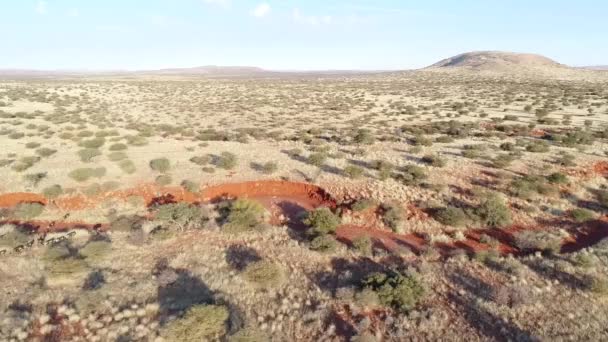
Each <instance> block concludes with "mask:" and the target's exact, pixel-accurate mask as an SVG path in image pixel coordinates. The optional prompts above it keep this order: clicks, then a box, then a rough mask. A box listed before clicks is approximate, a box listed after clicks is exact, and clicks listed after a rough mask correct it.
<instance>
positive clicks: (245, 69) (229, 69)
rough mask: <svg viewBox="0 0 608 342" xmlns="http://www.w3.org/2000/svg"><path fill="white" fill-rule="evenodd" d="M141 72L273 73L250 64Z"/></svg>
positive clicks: (214, 74)
mask: <svg viewBox="0 0 608 342" xmlns="http://www.w3.org/2000/svg"><path fill="white" fill-rule="evenodd" d="M135 73H139V74H142V73H143V74H157V75H210V76H212V75H213V76H245V75H256V74H263V73H271V71H267V70H264V69H262V68H258V67H249V66H217V65H206V66H200V67H194V68H170V69H160V70H144V71H137V72H135Z"/></svg>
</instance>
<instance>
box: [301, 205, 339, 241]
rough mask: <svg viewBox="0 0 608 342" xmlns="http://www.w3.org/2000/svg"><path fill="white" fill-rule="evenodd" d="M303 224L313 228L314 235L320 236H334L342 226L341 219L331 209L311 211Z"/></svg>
mask: <svg viewBox="0 0 608 342" xmlns="http://www.w3.org/2000/svg"><path fill="white" fill-rule="evenodd" d="M302 222H304V224H305V225H307V226H308V227H310V228H311V230H310V233H311V234H312V235H314V236H320V235H327V234H333V233H334V232H335V231H336V228H337V227H338V225H339V224H340V218H339V217H338V216H336V215H334V214H333V213H332V212H331V210H329V208H317V209H315V210H313V211H310V212H309V213H308V214H307V216H306V217H305V218H304V219H303V220H302Z"/></svg>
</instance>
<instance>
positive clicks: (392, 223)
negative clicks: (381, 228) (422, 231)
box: [382, 204, 405, 233]
mask: <svg viewBox="0 0 608 342" xmlns="http://www.w3.org/2000/svg"><path fill="white" fill-rule="evenodd" d="M382 210H383V211H384V214H383V215H382V221H383V222H384V224H385V225H387V226H388V227H389V228H391V229H392V230H393V231H394V232H396V233H402V231H403V221H404V219H405V213H404V211H403V208H402V207H401V206H400V205H398V204H383V205H382Z"/></svg>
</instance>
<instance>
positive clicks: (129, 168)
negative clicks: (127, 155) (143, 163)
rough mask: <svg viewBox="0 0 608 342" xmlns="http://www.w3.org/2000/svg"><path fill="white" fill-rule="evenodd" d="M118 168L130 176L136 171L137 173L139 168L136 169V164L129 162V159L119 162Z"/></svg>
mask: <svg viewBox="0 0 608 342" xmlns="http://www.w3.org/2000/svg"><path fill="white" fill-rule="evenodd" d="M118 167H120V169H121V170H122V171H123V172H124V173H126V174H129V175H131V174H134V173H135V171H137V168H136V167H135V164H134V163H133V162H132V161H130V160H128V159H125V160H121V161H119V162H118Z"/></svg>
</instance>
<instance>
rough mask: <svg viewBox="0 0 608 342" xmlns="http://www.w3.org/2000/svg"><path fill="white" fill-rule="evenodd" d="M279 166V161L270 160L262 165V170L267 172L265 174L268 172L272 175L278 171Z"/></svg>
mask: <svg viewBox="0 0 608 342" xmlns="http://www.w3.org/2000/svg"><path fill="white" fill-rule="evenodd" d="M278 168H279V166H278V165H277V163H276V162H272V161H270V162H266V163H264V164H263V165H262V168H261V170H262V172H263V173H265V174H267V175H270V174H273V173H275V172H276V171H277V169H278Z"/></svg>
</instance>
